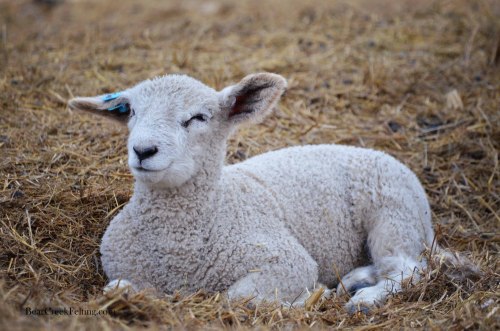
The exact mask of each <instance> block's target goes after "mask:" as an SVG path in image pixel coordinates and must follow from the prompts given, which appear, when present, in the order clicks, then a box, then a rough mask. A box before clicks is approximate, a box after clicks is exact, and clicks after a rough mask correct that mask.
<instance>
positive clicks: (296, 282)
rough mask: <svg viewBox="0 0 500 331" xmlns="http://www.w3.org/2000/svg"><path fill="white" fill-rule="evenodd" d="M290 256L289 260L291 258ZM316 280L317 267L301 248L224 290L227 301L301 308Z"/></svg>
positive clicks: (290, 251) (291, 250)
mask: <svg viewBox="0 0 500 331" xmlns="http://www.w3.org/2000/svg"><path fill="white" fill-rule="evenodd" d="M291 255H293V256H291ZM317 280H318V265H317V263H316V262H315V261H314V260H313V258H312V257H311V256H310V255H309V254H308V253H307V252H306V251H305V249H304V248H303V247H301V246H300V247H298V248H296V249H290V250H288V251H287V253H286V254H285V256H284V257H280V258H279V259H278V261H276V262H274V263H269V262H268V263H266V264H264V265H263V266H261V268H259V269H256V270H249V272H248V274H247V275H245V276H244V277H242V278H240V279H239V280H238V281H236V283H234V284H233V285H232V286H230V287H229V289H228V293H227V294H228V297H229V299H231V300H232V299H238V298H252V301H254V302H258V301H269V302H271V301H279V302H282V303H285V302H286V303H293V304H295V305H301V304H303V303H304V301H305V299H307V297H308V290H312V289H313V287H314V285H315V283H316V281H317Z"/></svg>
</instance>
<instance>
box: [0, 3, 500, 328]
mask: <svg viewBox="0 0 500 331" xmlns="http://www.w3.org/2000/svg"><path fill="white" fill-rule="evenodd" d="M499 7H500V6H499V3H498V2H496V1H494V0H482V1H480V0H472V1H466V0H457V1H449V2H448V1H419V2H418V4H412V2H411V1H397V2H396V1H389V0H384V1H376V2H374V1H367V0H356V1H332V2H328V3H323V2H321V1H315V0H311V1H307V2H304V1H298V0H291V1H289V2H286V3H285V2H282V1H259V2H258V3H257V2H252V1H241V2H238V3H233V2H230V1H226V2H202V3H201V2H200V3H197V2H195V1H168V2H166V1H159V0H157V1H154V0H149V1H144V2H138V1H122V2H120V4H118V2H113V3H111V1H110V2H104V1H90V0H89V1H77V0H73V1H70V0H66V1H28V0H20V1H0V20H1V21H0V30H1V38H0V61H1V64H0V91H2V92H1V93H0V109H1V110H0V112H1V113H0V115H1V116H0V153H1V158H0V178H1V182H0V238H1V240H0V280H1V281H0V329H3V330H7V329H9V330H12V329H43V328H53V329H94V328H99V329H101V328H106V329H111V328H113V329H116V328H128V327H142V326H150V327H153V328H171V327H173V328H186V329H200V328H203V329H206V328H209V329H210V328H212V329H217V328H220V327H228V328H241V329H247V328H255V327H257V328H260V329H275V328H283V329H289V328H291V327H297V328H305V327H309V326H311V325H312V326H313V327H316V328H346V327H349V328H359V329H373V328H387V329H392V328H426V329H455V330H458V329H464V328H473V329H494V328H499V327H500V319H499V317H498V316H500V314H499V300H500V296H499V293H500V289H499V281H500V277H499V274H498V272H499V262H498V249H499V239H500V236H499V224H500V196H499V190H498V187H499V184H500V183H499V164H498V151H499V143H500V129H499V116H500V111H499V105H500V87H499V78H500V70H499V60H498V59H499V58H500V48H499V47H500V46H499V44H500V20H499V19H498V17H499V15H500V8H499ZM263 70H267V71H274V72H277V73H280V74H282V75H284V76H286V77H287V78H288V79H289V90H288V92H287V96H286V98H285V99H284V100H283V102H282V103H281V105H280V108H279V109H278V110H277V111H276V112H275V115H274V116H272V117H271V118H269V119H266V120H265V121H264V123H263V124H262V125H258V126H252V127H246V128H243V129H242V130H240V132H239V134H238V135H237V136H235V137H234V138H232V140H231V142H230V147H229V151H228V162H238V161H240V160H244V159H245V158H247V157H250V156H252V155H255V154H258V153H260V152H263V151H267V150H273V149H277V148H280V147H283V146H289V145H298V144H309V143H342V144H349V145H358V146H366V147H373V148H376V149H380V150H384V151H386V152H388V153H390V154H392V155H394V156H396V157H397V158H398V159H400V160H402V161H403V162H404V163H406V164H407V165H408V166H409V167H410V168H411V169H413V170H414V171H415V172H416V173H417V175H418V176H419V178H420V179H421V180H422V182H423V184H424V186H425V188H426V190H427V193H428V195H429V198H430V201H431V203H432V210H433V218H434V221H435V223H436V229H437V234H438V240H439V241H440V243H441V244H442V245H443V246H446V247H451V248H452V249H454V250H457V251H466V252H470V256H471V258H472V259H473V260H474V261H475V262H476V263H478V264H479V265H480V266H481V268H482V270H483V271H484V276H483V277H482V278H481V279H479V280H477V281H472V280H471V281H467V282H464V283H457V282H456V281H453V280H451V279H449V278H447V277H446V275H445V273H444V272H443V270H442V269H441V268H440V266H433V267H432V268H431V269H430V270H428V271H427V272H426V274H425V275H424V279H423V281H422V282H420V283H419V284H417V285H416V286H414V287H408V288H406V289H405V290H404V291H403V292H402V293H399V294H397V295H395V296H393V297H391V298H390V299H389V302H388V304H387V305H385V306H383V307H380V308H379V309H376V310H375V311H373V313H371V314H369V315H367V316H365V315H353V316H349V315H348V314H347V313H346V312H345V311H343V309H342V304H343V303H345V301H346V300H347V298H345V297H340V298H337V297H334V298H332V299H330V300H318V301H317V302H316V305H314V306H308V309H309V310H308V311H306V310H303V309H299V308H287V307H280V306H277V305H259V306H257V307H252V306H251V305H248V304H247V303H245V302H239V303H231V304H230V303H228V302H227V301H226V300H225V299H224V297H223V296H221V295H207V294H204V293H196V294H193V295H190V296H182V295H180V294H174V295H171V296H165V297H163V298H159V299H158V298H152V297H149V296H148V295H147V294H144V293H141V294H137V295H127V294H126V293H114V294H113V295H110V296H103V295H102V294H101V288H102V287H103V285H104V284H105V276H104V275H103V271H102V268H101V266H100V262H99V254H98V247H99V241H100V238H101V236H102V234H103V231H104V229H105V228H106V225H107V224H108V222H109V221H110V219H111V218H112V217H113V216H114V215H115V214H116V213H117V212H118V210H119V209H120V208H121V207H122V206H123V204H124V203H126V201H127V200H128V199H129V197H130V194H131V188H132V178H131V176H130V174H129V172H128V170H127V166H126V149H125V137H126V131H125V130H124V129H122V128H120V127H117V126H115V125H114V124H112V123H108V122H106V121H103V120H101V119H99V118H94V117H91V116H84V115H81V114H77V113H72V112H70V111H69V110H68V109H67V108H66V101H67V99H68V98H70V97H72V96H73V95H95V94H99V93H106V92H111V91H116V90H120V89H122V88H124V87H126V86H129V85H131V84H133V83H135V82H137V81H140V80H142V79H146V78H149V77H152V76H155V75H160V74H164V73H174V72H182V73H187V74H189V75H192V76H194V77H196V78H198V79H200V80H202V81H204V82H205V83H207V84H209V85H212V86H215V87H217V88H221V87H223V86H225V85H226V84H230V83H232V82H235V81H237V80H239V79H240V78H241V77H242V76H243V75H245V74H247V73H251V72H255V71H263ZM332 272H333V271H332ZM313 299H314V300H313V302H314V301H316V299H317V298H313ZM44 307H52V308H61V309H63V308H66V309H70V308H71V309H74V310H78V309H84V310H86V311H90V312H92V311H97V310H99V309H107V308H111V309H112V314H111V315H104V316H86V315H82V314H80V315H75V314H71V315H65V314H64V313H63V312H64V310H61V311H62V313H61V315H60V316H56V315H49V316H29V315H26V314H25V312H26V308H32V309H35V308H37V309H42V308H44ZM82 312H83V310H82Z"/></svg>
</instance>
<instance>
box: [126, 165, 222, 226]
mask: <svg viewBox="0 0 500 331" xmlns="http://www.w3.org/2000/svg"><path fill="white" fill-rule="evenodd" d="M222 164H223V159H222V160H221V161H220V164H218V165H215V164H211V165H205V166H204V167H202V168H201V169H200V171H199V172H198V173H197V174H196V175H195V176H194V177H193V178H192V179H190V180H188V181H187V182H186V183H184V184H183V185H181V186H179V187H176V188H158V187H150V186H148V185H145V184H143V183H140V182H136V183H135V187H134V195H133V197H132V200H131V202H132V203H133V204H134V205H136V207H138V209H140V210H142V209H144V211H146V210H145V208H148V206H155V208H158V209H160V210H161V215H164V216H165V218H174V219H175V218H179V217H182V218H183V219H184V220H185V221H186V222H189V221H192V222H198V221H208V219H209V218H210V217H211V215H212V214H213V212H214V208H215V206H216V202H215V201H216V199H217V197H218V192H220V189H219V181H220V176H221V172H222Z"/></svg>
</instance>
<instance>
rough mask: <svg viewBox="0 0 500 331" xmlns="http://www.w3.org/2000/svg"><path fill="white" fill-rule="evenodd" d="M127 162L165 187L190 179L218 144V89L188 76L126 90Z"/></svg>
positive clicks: (139, 175) (139, 176)
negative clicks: (129, 110)
mask: <svg viewBox="0 0 500 331" xmlns="http://www.w3.org/2000/svg"><path fill="white" fill-rule="evenodd" d="M127 94H128V99H129V105H130V109H131V113H130V119H129V121H128V127H129V129H130V135H129V138H128V164H129V166H130V169H131V171H132V173H133V174H134V176H135V178H136V179H137V180H139V181H141V182H144V183H151V184H161V185H162V186H166V187H176V186H180V185H182V184H183V183H185V182H186V181H188V180H189V179H190V178H192V177H193V176H194V175H195V174H196V173H197V172H198V171H199V169H200V167H201V166H202V165H203V163H204V159H205V158H207V157H211V155H212V154H211V153H208V151H210V150H212V148H213V146H214V145H215V146H220V144H221V142H220V141H217V139H215V136H216V135H214V132H217V131H218V130H219V129H220V121H218V118H217V116H216V115H217V114H218V113H219V112H220V106H219V99H218V94H217V92H216V91H215V90H213V89H211V88H209V87H207V86H205V85H203V84H202V83H200V82H198V81H196V80H194V79H192V78H189V77H187V76H166V77H162V78H158V79H155V80H152V81H146V82H143V83H141V84H139V85H137V86H135V87H134V88H132V89H130V90H129V91H127Z"/></svg>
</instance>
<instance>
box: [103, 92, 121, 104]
mask: <svg viewBox="0 0 500 331" xmlns="http://www.w3.org/2000/svg"><path fill="white" fill-rule="evenodd" d="M121 94H122V93H121V92H116V93H111V94H108V95H105V96H104V98H102V101H104V102H108V101H112V100H115V99H116V98H118V97H119V96H120V95H121Z"/></svg>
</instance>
